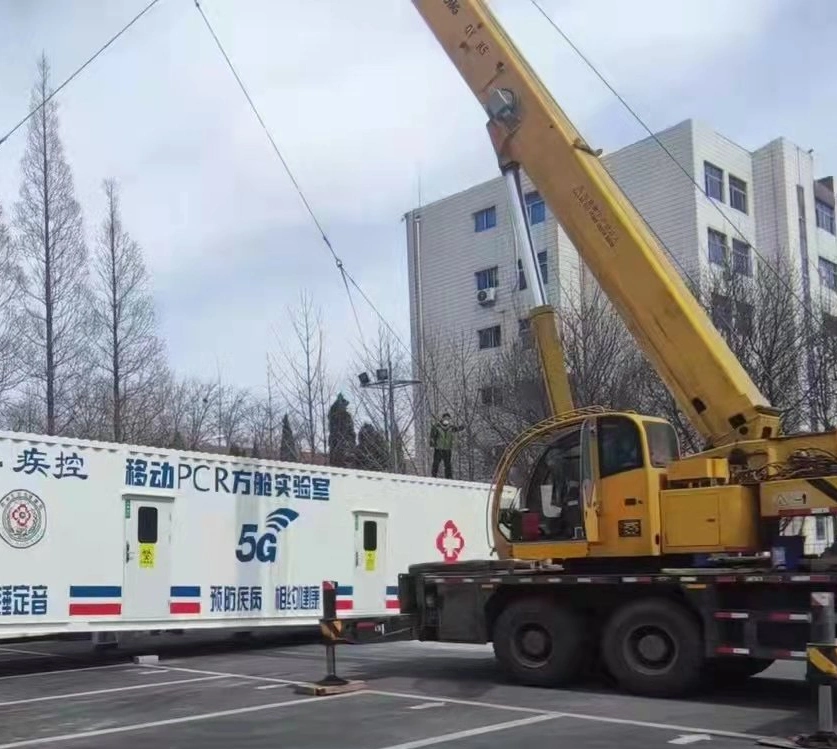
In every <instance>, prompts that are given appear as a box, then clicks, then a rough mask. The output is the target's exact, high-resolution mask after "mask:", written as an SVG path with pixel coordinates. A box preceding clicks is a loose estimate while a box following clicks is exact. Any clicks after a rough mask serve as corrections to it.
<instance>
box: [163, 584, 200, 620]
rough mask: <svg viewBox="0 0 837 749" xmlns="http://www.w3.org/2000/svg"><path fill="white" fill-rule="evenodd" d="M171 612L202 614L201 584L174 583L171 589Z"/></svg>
mask: <svg viewBox="0 0 837 749" xmlns="http://www.w3.org/2000/svg"><path fill="white" fill-rule="evenodd" d="M169 613H170V614H200V613H201V587H200V585H172V586H171V588H170V589H169Z"/></svg>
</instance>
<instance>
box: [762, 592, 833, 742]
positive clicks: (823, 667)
mask: <svg viewBox="0 0 837 749" xmlns="http://www.w3.org/2000/svg"><path fill="white" fill-rule="evenodd" d="M835 624H837V622H836V621H835V614H834V593H811V640H812V642H810V643H808V648H807V651H806V654H807V661H808V673H807V676H808V680H809V682H810V683H811V684H816V685H817V730H816V732H815V733H811V734H802V735H800V736H795V737H793V738H792V739H790V740H789V741H787V740H786V741H782V740H776V741H774V740H772V739H763V740H761V741H759V742H758V743H759V744H763V745H765V746H776V747H791V748H793V749H797V748H798V747H802V748H804V749H837V734H835V733H834V709H833V688H834V685H835V684H836V683H837V639H835V635H837V626H835Z"/></svg>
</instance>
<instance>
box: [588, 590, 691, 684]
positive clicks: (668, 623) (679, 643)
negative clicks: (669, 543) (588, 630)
mask: <svg viewBox="0 0 837 749" xmlns="http://www.w3.org/2000/svg"><path fill="white" fill-rule="evenodd" d="M602 654H603V656H604V660H605V663H606V665H607V667H608V670H609V671H610V673H611V674H612V675H613V677H614V678H615V679H616V681H617V683H618V684H619V686H620V687H622V688H623V689H626V690H628V691H629V692H633V693H635V694H641V695H646V696H649V697H662V696H674V695H678V694H683V693H685V692H688V691H690V690H691V689H693V688H694V687H696V686H697V685H698V684H699V683H700V679H701V676H702V675H703V664H704V655H703V638H702V637H701V632H700V628H699V627H698V624H697V622H696V621H695V620H694V619H693V618H692V617H691V616H690V615H689V613H688V612H687V611H686V610H685V609H684V608H683V607H682V606H679V605H677V604H676V603H674V602H672V601H667V600H663V599H647V600H641V601H636V602H635V603H630V604H628V605H626V606H624V607H623V608H621V609H619V610H617V611H616V613H615V614H614V615H613V616H612V617H611V619H610V621H609V622H608V624H607V626H606V627H605V630H604V633H603V635H602Z"/></svg>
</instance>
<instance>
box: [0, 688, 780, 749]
mask: <svg viewBox="0 0 837 749" xmlns="http://www.w3.org/2000/svg"><path fill="white" fill-rule="evenodd" d="M360 694H380V695H383V696H384V697H401V698H403V699H407V700H433V701H437V702H449V703H451V704H452V705H470V706H472V707H487V708H491V709H492V710H513V711H517V712H523V713H535V714H537V715H551V716H553V717H555V716H561V717H562V718H575V719H576V720H591V721H595V722H597V723H615V724H617V725H625V726H639V727H640V728H660V729H662V730H664V731H676V732H677V733H688V734H693V733H701V734H707V735H709V736H720V737H723V738H727V739H743V740H745V741H761V740H763V739H766V738H769V737H767V736H759V735H757V734H753V733H738V732H736V731H721V730H716V729H714V728H696V727H695V726H678V725H674V724H670V723H652V722H649V721H645V720H632V719H630V718H607V717H605V716H602V715H587V714H585V713H571V712H566V711H564V710H562V711H560V712H558V711H551V710H542V709H538V708H534V707H519V706H517V705H500V704H497V703H494V702H479V701H476V700H460V699H456V698H453V697H440V696H439V695H436V694H409V693H406V692H387V691H386V690H382V689H367V690H364V691H363V692H361V693H360ZM0 749H2V748H0Z"/></svg>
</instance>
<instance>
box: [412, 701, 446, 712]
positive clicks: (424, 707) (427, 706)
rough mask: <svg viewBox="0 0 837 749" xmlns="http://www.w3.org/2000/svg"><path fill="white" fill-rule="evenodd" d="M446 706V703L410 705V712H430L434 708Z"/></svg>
mask: <svg viewBox="0 0 837 749" xmlns="http://www.w3.org/2000/svg"><path fill="white" fill-rule="evenodd" d="M444 706H445V703H444V702H422V703H421V704H420V705H410V710H430V709H431V708H433V707H444Z"/></svg>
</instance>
